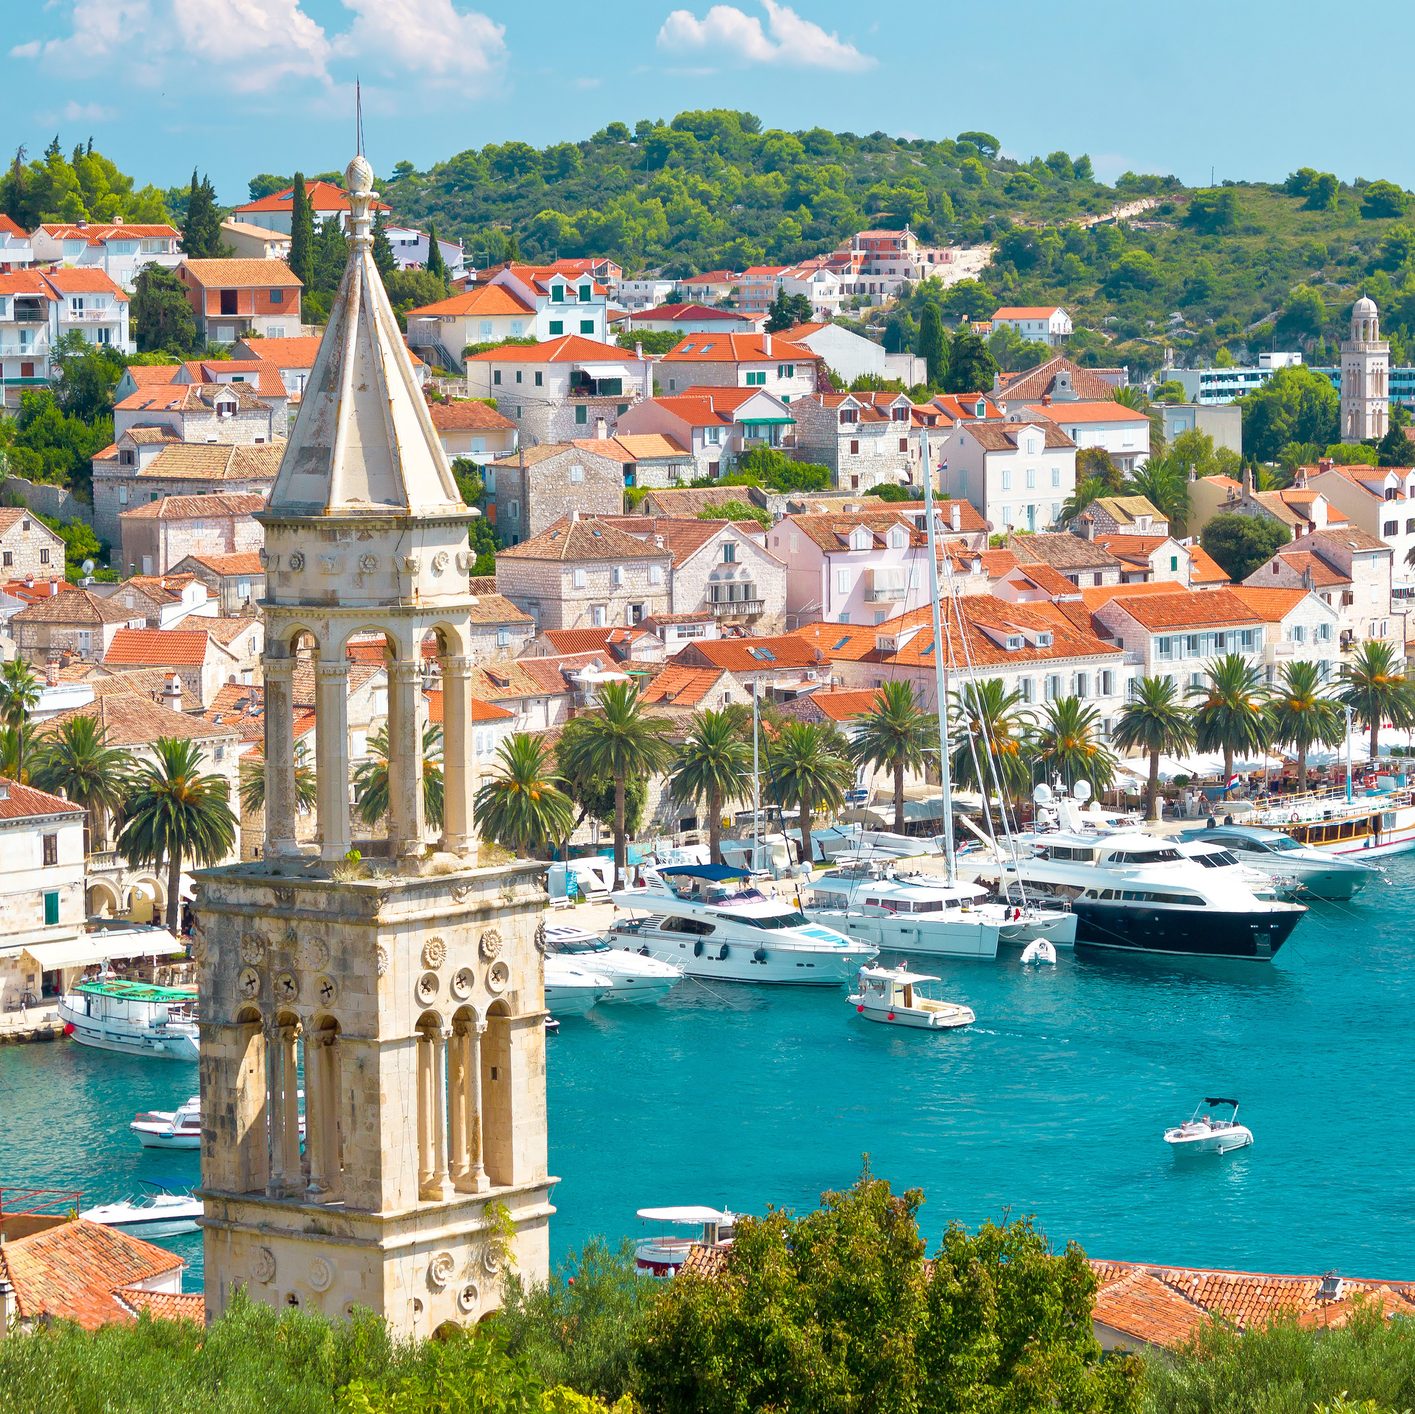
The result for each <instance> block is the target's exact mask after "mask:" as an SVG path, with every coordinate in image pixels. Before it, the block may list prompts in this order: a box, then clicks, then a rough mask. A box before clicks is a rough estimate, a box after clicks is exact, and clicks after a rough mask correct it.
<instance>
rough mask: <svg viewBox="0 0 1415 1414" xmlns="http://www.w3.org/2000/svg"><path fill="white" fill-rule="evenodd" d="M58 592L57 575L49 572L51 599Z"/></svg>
mask: <svg viewBox="0 0 1415 1414" xmlns="http://www.w3.org/2000/svg"><path fill="white" fill-rule="evenodd" d="M58 592H59V576H58V575H57V574H51V575H50V576H49V597H50V598H51V599H52V598H54V596H55V595H56V594H58Z"/></svg>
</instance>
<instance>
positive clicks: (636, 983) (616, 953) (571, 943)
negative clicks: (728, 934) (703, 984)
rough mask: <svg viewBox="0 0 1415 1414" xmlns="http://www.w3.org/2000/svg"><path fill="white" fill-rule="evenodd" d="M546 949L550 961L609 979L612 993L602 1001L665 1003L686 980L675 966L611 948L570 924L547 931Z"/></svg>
mask: <svg viewBox="0 0 1415 1414" xmlns="http://www.w3.org/2000/svg"><path fill="white" fill-rule="evenodd" d="M545 945H546V948H547V950H548V956H549V957H560V958H565V959H567V960H568V961H569V962H570V965H571V966H573V967H576V968H580V969H582V970H583V971H586V972H591V973H594V974H595V975H597V976H600V977H604V978H607V979H608V981H609V984H610V985H609V990H608V991H607V992H606V993H605V994H604V996H603V997H602V998H601V1000H602V1001H606V1002H661V1001H662V1000H663V999H664V997H666V996H667V995H668V994H669V992H671V991H672V990H673V988H674V987H676V986H677V985H678V984H679V983H680V982H681V981H682V980H683V969H682V968H681V967H678V966H677V965H676V964H674V963H671V962H660V961H659V960H658V959H657V958H655V957H650V956H649V955H648V954H647V953H637V952H629V951H627V950H626V949H624V948H615V947H611V946H610V945H609V944H608V943H607V942H605V940H604V939H603V938H602V937H600V936H599V935H598V934H596V933H586V932H585V931H584V930H583V929H581V928H574V927H571V926H569V925H567V924H553V925H551V926H550V927H548V928H546V930H545ZM548 981H549V978H547V982H548ZM552 1010H553V1008H552Z"/></svg>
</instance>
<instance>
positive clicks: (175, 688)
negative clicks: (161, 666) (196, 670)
mask: <svg viewBox="0 0 1415 1414" xmlns="http://www.w3.org/2000/svg"><path fill="white" fill-rule="evenodd" d="M162 703H163V705H164V706H166V707H170V708H171V709H172V710H173V711H174V712H180V711H181V710H182V679H181V678H180V677H179V676H178V675H177V674H176V673H173V674H172V676H171V678H170V679H169V680H168V682H167V686H166V687H164V688H163V689H162Z"/></svg>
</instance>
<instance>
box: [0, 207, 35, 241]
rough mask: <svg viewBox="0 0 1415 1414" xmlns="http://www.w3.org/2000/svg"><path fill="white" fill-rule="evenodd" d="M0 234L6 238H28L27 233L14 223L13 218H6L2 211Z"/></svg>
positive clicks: (0, 213)
mask: <svg viewBox="0 0 1415 1414" xmlns="http://www.w3.org/2000/svg"><path fill="white" fill-rule="evenodd" d="M0 234H3V235H7V236H28V235H29V232H28V231H27V230H25V228H24V227H23V226H21V225H20V224H19V223H18V222H16V221H15V220H14V218H13V217H10V216H7V215H6V214H5V213H4V212H3V211H0Z"/></svg>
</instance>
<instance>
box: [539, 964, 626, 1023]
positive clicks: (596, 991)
mask: <svg viewBox="0 0 1415 1414" xmlns="http://www.w3.org/2000/svg"><path fill="white" fill-rule="evenodd" d="M613 990H614V983H613V982H612V981H611V980H610V979H609V978H608V977H606V976H605V975H604V974H603V973H602V972H600V971H598V970H597V969H596V968H593V967H590V966H584V965H581V964H580V963H578V962H576V961H574V960H572V959H571V958H568V957H561V956H558V955H557V954H555V953H549V954H547V955H546V959H545V1008H546V1010H547V1011H548V1012H549V1013H550V1014H551V1015H552V1016H555V1017H562V1016H583V1015H584V1014H585V1013H586V1012H587V1011H589V1010H590V1008H591V1007H593V1006H594V1005H595V1003H596V1002H598V1001H599V1000H600V999H601V998H602V997H607V996H608V995H609V993H610V992H612V991H613Z"/></svg>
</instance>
